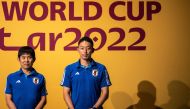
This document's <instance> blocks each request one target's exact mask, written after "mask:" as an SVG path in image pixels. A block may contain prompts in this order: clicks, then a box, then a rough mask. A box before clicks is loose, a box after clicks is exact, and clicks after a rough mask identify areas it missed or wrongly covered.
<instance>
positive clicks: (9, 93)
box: [5, 46, 47, 109]
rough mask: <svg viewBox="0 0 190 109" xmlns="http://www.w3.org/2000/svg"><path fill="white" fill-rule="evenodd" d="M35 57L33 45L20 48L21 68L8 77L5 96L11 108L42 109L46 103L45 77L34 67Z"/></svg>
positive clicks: (19, 59)
mask: <svg viewBox="0 0 190 109" xmlns="http://www.w3.org/2000/svg"><path fill="white" fill-rule="evenodd" d="M35 59H36V58H35V52H34V50H33V49H32V48H31V47H29V46H24V47H21V48H20V49H19V51H18V61H19V62H20V66H21V68H20V70H19V71H16V72H15V73H12V74H10V75H8V77H7V84H6V89H5V98H6V103H7V106H8V108H9V109H42V108H43V106H44V105H45V103H46V95H47V91H46V86H45V78H44V76H43V75H41V74H39V73H38V72H36V70H35V69H34V68H33V67H32V65H33V63H34V61H35Z"/></svg>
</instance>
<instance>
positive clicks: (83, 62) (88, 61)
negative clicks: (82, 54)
mask: <svg viewBox="0 0 190 109" xmlns="http://www.w3.org/2000/svg"><path fill="white" fill-rule="evenodd" d="M90 62H91V59H88V60H83V59H80V64H81V65H83V66H85V67H87V66H88V65H89V64H90Z"/></svg>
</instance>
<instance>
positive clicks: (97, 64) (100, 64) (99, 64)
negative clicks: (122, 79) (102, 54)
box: [94, 61, 106, 69]
mask: <svg viewBox="0 0 190 109" xmlns="http://www.w3.org/2000/svg"><path fill="white" fill-rule="evenodd" d="M94 63H95V65H96V66H98V67H99V68H102V69H106V67H105V65H104V64H102V63H99V62H95V61H94Z"/></svg>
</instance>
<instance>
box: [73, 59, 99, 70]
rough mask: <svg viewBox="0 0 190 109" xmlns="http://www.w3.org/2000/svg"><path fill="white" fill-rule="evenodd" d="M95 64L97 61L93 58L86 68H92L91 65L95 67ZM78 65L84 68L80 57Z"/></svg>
mask: <svg viewBox="0 0 190 109" xmlns="http://www.w3.org/2000/svg"><path fill="white" fill-rule="evenodd" d="M95 65H96V62H95V61H94V60H93V59H92V60H91V62H90V64H89V65H88V67H86V68H90V67H93V66H95ZM76 67H77V68H80V67H82V68H84V66H83V65H81V63H80V59H79V60H78V61H77V62H76Z"/></svg>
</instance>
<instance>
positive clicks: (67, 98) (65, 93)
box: [63, 86, 74, 109]
mask: <svg viewBox="0 0 190 109" xmlns="http://www.w3.org/2000/svg"><path fill="white" fill-rule="evenodd" d="M63 97H64V100H65V102H66V104H67V106H68V107H69V109H74V106H73V103H72V100H71V96H70V88H68V87H65V86H64V87H63Z"/></svg>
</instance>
